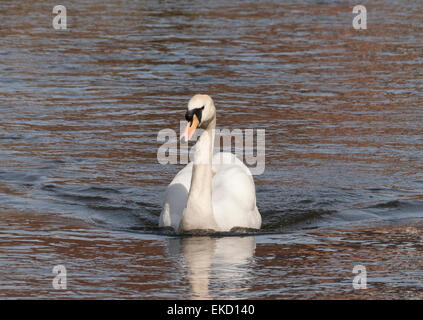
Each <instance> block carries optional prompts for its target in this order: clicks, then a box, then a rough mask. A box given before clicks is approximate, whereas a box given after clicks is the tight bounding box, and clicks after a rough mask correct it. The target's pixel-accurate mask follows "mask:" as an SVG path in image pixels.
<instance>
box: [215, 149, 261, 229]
mask: <svg viewBox="0 0 423 320" xmlns="http://www.w3.org/2000/svg"><path fill="white" fill-rule="evenodd" d="M213 161H214V162H213V169H214V171H215V172H216V175H215V176H214V178H213V190H212V198H213V212H214V217H215V220H216V223H217V224H218V226H219V227H220V228H221V229H222V230H226V231H228V230H230V229H232V228H233V227H244V228H256V229H259V228H260V227H261V216H260V213H259V212H258V209H257V206H256V191H255V186H254V180H253V177H252V175H251V173H250V171H249V169H248V168H247V167H246V166H245V165H244V164H243V163H242V162H241V161H240V160H239V159H238V158H236V156H235V155H233V154H231V153H227V152H221V153H218V154H216V155H214V157H213Z"/></svg>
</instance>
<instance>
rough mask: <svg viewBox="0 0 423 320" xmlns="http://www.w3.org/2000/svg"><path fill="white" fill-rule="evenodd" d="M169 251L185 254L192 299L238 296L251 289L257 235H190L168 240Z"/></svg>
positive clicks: (174, 253)
mask: <svg viewBox="0 0 423 320" xmlns="http://www.w3.org/2000/svg"><path fill="white" fill-rule="evenodd" d="M169 241H170V243H169V246H168V248H169V253H170V254H172V255H178V256H179V257H182V262H183V264H184V265H185V267H186V269H187V273H188V279H189V282H190V285H191V291H192V297H191V298H192V299H212V298H213V297H212V295H211V293H210V291H213V289H215V290H216V291H217V290H218V292H219V297H221V296H222V295H225V297H226V298H234V299H235V298H237V293H240V292H241V291H245V290H248V283H249V281H248V280H249V278H250V277H251V273H250V269H251V265H252V262H253V261H252V257H253V255H254V250H255V240H254V237H251V236H248V237H223V238H213V237H187V238H177V239H170V240H169Z"/></svg>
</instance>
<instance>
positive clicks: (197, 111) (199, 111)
mask: <svg viewBox="0 0 423 320" xmlns="http://www.w3.org/2000/svg"><path fill="white" fill-rule="evenodd" d="M203 110H204V106H202V107H201V108H195V109H191V110H187V112H185V120H186V121H188V122H189V123H192V120H193V118H194V114H195V115H196V116H197V118H198V121H199V122H200V123H201V115H202V113H203Z"/></svg>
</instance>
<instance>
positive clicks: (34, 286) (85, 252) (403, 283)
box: [0, 212, 423, 299]
mask: <svg viewBox="0 0 423 320" xmlns="http://www.w3.org/2000/svg"><path fill="white" fill-rule="evenodd" d="M1 226H2V227H1V229H0V237H1V240H2V241H1V242H0V256H2V257H4V258H5V259H4V260H3V263H2V264H1V266H0V274H2V277H1V280H0V284H1V289H0V297H3V298H23V297H26V298H30V297H32V298H49V299H51V298H55V299H59V298H86V299H97V298H126V299H137V298H138V299H139V298H142V299H157V298H165V299H166V298H173V299H198V298H200V299H211V298H232V299H233V298H243V299H266V298H278V299H280V298H302V299H375V298H376V299H409V298H413V299H421V298H422V297H423V287H422V283H421V270H422V268H423V265H422V261H423V260H422V256H421V253H422V249H423V239H422V235H423V226H422V225H421V223H420V224H414V225H413V226H409V225H404V226H398V225H397V226H390V225H386V226H383V227H368V228H351V229H334V230H321V231H315V232H309V233H302V234H299V235H297V236H294V235H291V236H289V237H287V236H285V237H283V238H281V237H278V236H274V237H273V239H267V240H266V239H265V238H264V239H260V238H258V239H257V240H258V242H259V243H257V244H255V240H254V238H253V237H242V238H239V237H229V238H209V237H190V238H182V239H181V238H170V239H163V238H162V239H160V238H156V239H154V240H146V239H145V238H143V237H141V238H140V235H137V234H132V235H131V234H128V233H126V234H122V233H121V232H113V231H109V232H105V231H104V230H101V229H93V228H87V226H86V225H85V224H81V223H77V222H75V221H74V220H73V219H72V220H67V219H65V218H63V217H61V216H42V217H41V218H40V217H37V219H34V217H33V215H31V214H25V213H12V212H9V213H7V215H5V214H2V215H1ZM35 230H36V231H35ZM11 235H12V236H13V237H11ZM257 240H256V241H257ZM269 240H270V241H269ZM58 264H62V265H65V266H66V268H67V289H66V290H54V289H53V287H52V280H53V277H54V276H55V274H53V273H52V268H53V266H55V265H58ZM355 265H364V266H365V267H366V269H367V277H368V278H367V286H368V287H367V289H361V290H356V289H353V286H352V281H353V278H354V277H355V274H353V273H352V270H353V268H354V266H355Z"/></svg>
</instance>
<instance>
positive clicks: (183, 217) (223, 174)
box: [159, 94, 261, 232]
mask: <svg viewBox="0 0 423 320" xmlns="http://www.w3.org/2000/svg"><path fill="white" fill-rule="evenodd" d="M185 119H186V120H187V126H186V128H185V130H184V132H183V134H182V135H181V139H182V138H185V139H186V141H188V140H189V139H191V138H192V136H193V134H194V131H195V130H196V128H201V129H204V131H203V132H202V133H201V135H200V137H199V139H198V141H197V143H196V144H195V147H194V148H195V153H194V161H193V162H190V163H189V164H188V165H186V166H185V168H183V169H182V170H181V171H179V172H178V174H177V175H176V176H175V178H174V179H173V180H172V182H171V183H170V184H169V186H168V187H167V190H166V194H165V199H164V204H163V210H162V212H161V214H160V220H159V226H160V227H172V228H173V229H174V230H175V231H177V232H183V231H189V230H199V229H208V230H210V229H211V230H214V231H230V230H231V229H232V228H234V227H241V228H254V229H260V227H261V215H260V213H259V211H258V209H257V206H256V192H255V186H254V180H253V178H252V175H251V173H250V171H249V169H248V168H247V166H245V165H244V164H243V163H242V162H241V161H240V160H239V159H238V158H236V156H235V155H233V154H231V153H227V152H219V153H217V154H215V155H214V156H213V155H212V154H213V144H214V136H215V130H214V129H215V127H216V108H215V106H214V103H213V100H212V99H211V97H209V96H208V95H199V94H197V95H195V96H193V97H192V98H191V100H190V101H189V103H188V110H187V111H186V114H185ZM188 190H189V192H188Z"/></svg>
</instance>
